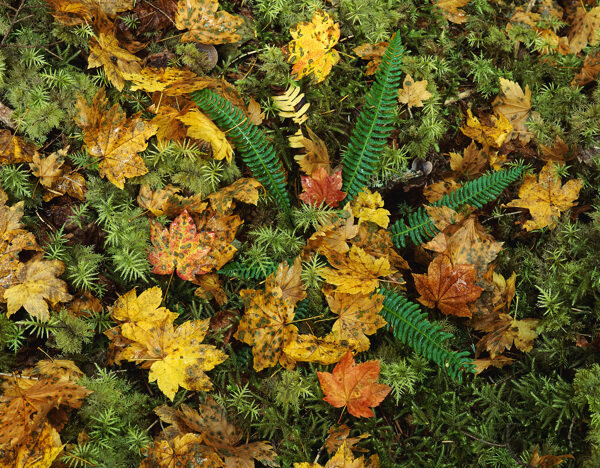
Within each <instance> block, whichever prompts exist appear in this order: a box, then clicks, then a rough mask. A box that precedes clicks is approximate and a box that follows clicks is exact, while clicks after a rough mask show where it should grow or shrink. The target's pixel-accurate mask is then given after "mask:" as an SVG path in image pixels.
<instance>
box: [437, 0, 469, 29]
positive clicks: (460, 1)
mask: <svg viewBox="0 0 600 468" xmlns="http://www.w3.org/2000/svg"><path fill="white" fill-rule="evenodd" d="M470 1H471V0H437V2H436V3H434V5H435V6H436V7H437V8H439V9H440V10H441V11H442V14H443V15H444V17H445V18H446V19H447V20H448V21H450V22H451V23H456V24H462V23H466V21H467V14H466V13H465V12H464V10H461V9H460V8H462V7H464V6H465V5H466V4H467V3H469V2H470Z"/></svg>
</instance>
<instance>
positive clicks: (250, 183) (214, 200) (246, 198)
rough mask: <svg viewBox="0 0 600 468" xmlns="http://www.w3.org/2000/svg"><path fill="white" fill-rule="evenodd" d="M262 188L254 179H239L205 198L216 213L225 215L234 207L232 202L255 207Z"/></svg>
mask: <svg viewBox="0 0 600 468" xmlns="http://www.w3.org/2000/svg"><path fill="white" fill-rule="evenodd" d="M262 188H263V187H262V185H261V183H260V182H259V181H258V180H256V179H246V178H240V179H238V180H236V181H235V182H234V183H233V184H231V185H228V186H227V187H223V188H221V189H219V190H218V191H216V192H214V193H211V194H210V195H209V196H208V197H207V198H208V199H209V200H210V204H211V206H212V207H213V208H214V209H215V211H216V212H217V213H221V214H226V213H228V212H229V211H230V210H231V209H232V207H233V206H234V205H233V200H238V201H241V202H244V203H250V204H251V205H256V204H257V203H258V195H259V190H260V189H262Z"/></svg>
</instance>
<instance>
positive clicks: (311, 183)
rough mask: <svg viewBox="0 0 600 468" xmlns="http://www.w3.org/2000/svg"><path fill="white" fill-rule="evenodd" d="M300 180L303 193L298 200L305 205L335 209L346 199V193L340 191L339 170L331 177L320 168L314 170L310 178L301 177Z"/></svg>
mask: <svg viewBox="0 0 600 468" xmlns="http://www.w3.org/2000/svg"><path fill="white" fill-rule="evenodd" d="M300 180H301V182H302V188H303V189H304V191H303V192H302V193H301V194H300V196H299V198H300V200H302V201H303V202H304V203H306V204H307V205H312V206H321V205H323V204H324V205H327V206H330V207H333V208H335V207H337V206H338V205H339V204H340V202H341V201H342V200H343V199H344V198H346V192H342V190H341V188H342V169H341V168H340V169H338V170H337V171H335V172H334V173H333V175H329V174H328V173H327V171H326V170H325V169H324V168H322V167H320V168H318V169H315V170H314V171H313V173H312V174H311V176H310V177H307V176H301V177H300Z"/></svg>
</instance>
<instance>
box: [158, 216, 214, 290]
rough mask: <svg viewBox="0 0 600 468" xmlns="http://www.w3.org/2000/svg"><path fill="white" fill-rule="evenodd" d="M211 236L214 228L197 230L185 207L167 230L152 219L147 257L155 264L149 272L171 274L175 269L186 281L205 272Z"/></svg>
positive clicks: (206, 270)
mask: <svg viewBox="0 0 600 468" xmlns="http://www.w3.org/2000/svg"><path fill="white" fill-rule="evenodd" d="M214 238H215V234H214V233H213V232H196V225H195V224H194V220H193V219H192V217H191V216H190V215H189V214H188V212H187V210H183V212H182V213H181V214H180V215H179V216H177V218H175V220H174V221H173V222H172V223H171V226H170V229H169V230H167V229H166V228H164V227H162V226H161V225H160V223H158V222H156V221H153V220H151V221H150V240H151V241H152V245H153V246H154V248H153V249H152V250H151V251H150V253H149V254H148V260H150V263H151V264H152V265H153V266H154V268H153V269H152V273H157V274H159V275H170V274H171V273H173V271H175V269H177V275H179V277H180V278H181V279H183V280H186V281H192V280H193V279H194V276H195V275H197V274H204V273H207V272H208V271H209V270H210V268H208V269H204V268H203V267H204V266H205V265H206V261H207V260H208V259H207V255H208V253H209V252H210V250H211V249H212V242H213V240H214Z"/></svg>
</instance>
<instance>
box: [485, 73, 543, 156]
mask: <svg viewBox="0 0 600 468" xmlns="http://www.w3.org/2000/svg"><path fill="white" fill-rule="evenodd" d="M492 106H493V107H494V111H496V112H500V113H501V114H502V115H503V116H505V117H506V118H507V119H508V120H509V121H510V123H511V125H512V126H513V131H512V133H510V135H509V136H508V139H507V141H510V140H512V139H513V138H517V137H518V138H519V140H520V141H521V143H523V144H527V143H529V140H531V136H532V134H531V132H530V131H529V129H528V128H527V125H525V123H526V121H527V118H528V117H529V116H530V115H532V116H533V115H535V113H531V90H530V89H529V85H527V86H525V92H523V90H522V89H521V86H520V85H519V84H518V83H515V82H514V81H510V80H507V79H505V78H500V94H499V95H498V96H497V97H496V99H494V101H493V102H492Z"/></svg>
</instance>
